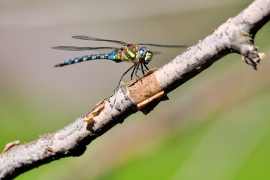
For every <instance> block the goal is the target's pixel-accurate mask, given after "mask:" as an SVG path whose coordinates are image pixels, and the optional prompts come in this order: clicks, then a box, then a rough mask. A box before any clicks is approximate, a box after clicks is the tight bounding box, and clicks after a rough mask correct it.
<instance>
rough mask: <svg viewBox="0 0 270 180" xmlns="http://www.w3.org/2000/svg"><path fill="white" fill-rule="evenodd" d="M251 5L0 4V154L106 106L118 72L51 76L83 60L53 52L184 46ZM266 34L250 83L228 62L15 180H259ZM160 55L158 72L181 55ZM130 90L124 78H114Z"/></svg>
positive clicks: (267, 143)
mask: <svg viewBox="0 0 270 180" xmlns="http://www.w3.org/2000/svg"><path fill="white" fill-rule="evenodd" d="M251 2H252V1H251V0H249V1H248V0H242V1H233V0H228V1H213V0H206V1H203V2H202V1H199V0H189V1H184V0H178V1H176V0H167V1H166V2H165V1H154V0H152V1H143V0H137V1H120V0H116V1H105V0H102V1H90V0H89V1H86V0H78V1H63V0H54V1H49V0H48V1H30V0H21V1H15V0H6V1H5V0H0V45H1V46H0V63H1V64H0V121H1V124H0V136H1V138H0V148H1V149H4V147H5V144H6V143H8V142H12V141H15V140H20V141H21V143H25V142H30V141H33V140H35V139H37V138H38V137H39V135H43V134H46V133H52V132H55V131H57V130H58V129H61V128H63V127H64V126H66V125H67V124H69V123H71V122H72V121H74V120H75V119H76V118H77V117H80V116H82V115H83V114H85V113H87V112H89V111H90V110H91V109H92V108H93V106H94V105H95V104H96V103H97V102H99V101H100V100H102V99H103V98H106V97H108V96H110V95H111V94H112V93H113V90H114V88H115V86H116V85H117V83H118V80H119V78H120V76H121V75H122V73H123V72H124V71H125V70H126V69H127V68H128V67H129V66H130V64H128V63H119V64H116V63H113V62H109V61H105V60H104V61H101V60H100V61H92V62H87V63H80V64H77V65H72V66H67V67H64V68H54V67H53V66H54V65H55V64H57V63H59V62H60V61H62V60H65V59H67V58H71V57H74V56H77V55H84V54H88V53H89V52H67V51H57V50H53V49H51V48H50V47H52V46H57V45H74V46H103V45H104V46H107V45H113V44H107V43H104V42H103V43H98V42H89V41H80V40H75V39H72V38H71V36H72V35H89V36H94V37H100V38H108V39H117V40H122V41H126V42H150V43H159V44H185V45H194V44H196V43H197V41H198V40H200V39H203V38H204V37H205V36H207V35H209V34H211V29H213V28H217V27H218V26H219V25H221V24H222V23H223V22H225V21H226V20H227V19H228V18H230V17H234V16H235V15H237V14H238V13H240V12H241V11H242V10H243V9H244V8H246V7H247V6H248V5H249V4H250V3H251ZM269 33H270V24H269V23H268V24H267V25H266V26H264V27H263V28H262V29H261V30H260V31H259V32H258V34H257V36H256V39H255V43H256V45H257V46H258V47H259V50H260V52H265V53H266V55H268V56H267V57H266V58H265V59H264V60H262V62H261V65H259V66H258V71H254V70H253V69H252V67H251V66H248V65H246V64H245V63H244V62H243V61H242V60H241V56H239V55H236V54H232V55H228V56H226V57H225V58H222V59H221V60H220V61H218V62H217V63H215V64H214V65H213V66H211V67H210V68H209V69H207V70H206V71H204V72H203V73H201V74H200V75H198V76H197V77H195V78H193V79H192V80H190V81H188V82H187V83H185V84H184V85H183V86H181V87H179V88H178V89H176V90H175V91H173V92H172V93H170V94H169V95H168V96H169V98H170V100H169V101H166V102H162V103H161V104H160V105H159V106H158V107H157V108H156V109H155V110H154V111H152V112H151V113H150V114H148V115H147V116H145V115H143V114H142V113H140V112H139V113H136V114H135V115H133V116H131V117H129V118H128V119H126V120H125V122H124V123H123V124H121V125H117V126H115V127H114V128H113V129H111V130H110V131H109V132H107V133H105V134H104V135H103V136H102V137H99V138H98V139H96V140H95V141H93V142H92V143H91V144H90V145H89V146H88V148H87V151H86V152H85V154H84V155H82V156H81V157H77V158H73V157H70V158H65V159H61V160H59V161H54V162H52V163H49V164H47V165H43V166H41V167H38V168H37V169H34V170H31V171H29V172H26V173H24V174H22V175H20V176H19V177H18V178H17V179H19V180H23V179H38V180H42V179H58V180H59V179H90V180H107V179H115V180H116V179H117V180H122V179H123V180H126V179H129V180H130V179H157V180H159V179H160V180H163V179H166V180H167V179H171V180H178V179H185V180H186V179H188V180H193V179H200V180H202V179H206V180H216V179H219V180H227V179H237V180H238V179H245V180H246V179H252V180H253V179H269V178H270V171H269V168H270V155H269V152H270V111H269V109H270V108H269V106H270V94H269V91H270V80H269V76H268V75H269V72H270V67H269V66H270V62H269V54H270V42H269V40H270V36H269ZM151 49H152V50H154V51H162V54H160V55H157V56H155V57H154V59H153V60H152V62H151V63H150V64H149V68H154V67H161V66H162V65H163V64H165V63H168V62H169V61H170V60H172V59H173V58H174V57H175V56H176V55H177V54H179V53H181V51H182V50H183V49H165V48H164V49H161V48H151ZM125 79H129V75H127V76H126V77H125Z"/></svg>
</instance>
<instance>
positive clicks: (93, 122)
mask: <svg viewBox="0 0 270 180" xmlns="http://www.w3.org/2000/svg"><path fill="white" fill-rule="evenodd" d="M269 19H270V0H256V1H254V2H253V3H252V4H251V5H250V6H249V7H247V8H246V9H245V10H244V11H242V12H241V13H240V14H238V15H237V16H236V17H234V18H230V19H228V20H227V22H225V23H224V24H222V25H221V26H220V27H218V29H215V30H214V31H213V33H212V34H211V35H209V36H207V37H206V38H205V39H204V40H202V41H200V42H199V43H198V44H196V45H194V46H192V47H190V48H188V49H187V50H186V51H185V52H183V53H182V54H180V55H178V56H177V57H176V58H175V59H174V60H172V61H171V62H169V63H168V64H166V65H164V66H163V67H161V68H159V69H154V70H150V72H148V73H147V74H146V75H145V76H144V77H143V78H142V80H140V81H137V82H135V83H133V84H131V85H122V86H120V88H118V89H117V91H116V92H115V94H114V95H113V96H111V97H109V98H108V99H105V100H102V101H101V102H99V103H98V104H97V105H96V106H95V108H94V110H92V111H91V112H90V113H88V114H86V115H85V116H83V117H80V118H78V119H77V120H75V121H74V122H73V123H71V124H69V125H68V126H66V127H64V128H63V129H60V130H59V131H57V132H55V133H52V134H47V135H44V136H43V137H40V138H39V139H37V140H36V141H33V142H30V143H26V144H23V145H20V144H19V142H13V143H11V144H8V145H7V147H6V149H5V150H4V151H3V153H2V154H0V179H11V178H14V177H16V176H18V175H20V174H22V173H23V172H25V171H28V170H30V169H33V168H35V167H38V166H40V165H43V164H46V163H49V162H52V161H54V160H57V159H60V158H63V157H68V156H80V155H82V154H83V153H84V151H85V150H86V146H87V145H88V144H89V143H91V141H93V140H94V139H96V138H97V137H99V136H100V135H102V134H103V133H105V132H107V131H108V130H109V129H110V128H112V127H113V126H115V125H116V124H118V123H122V122H123V121H124V119H125V118H127V117H128V116H130V115H131V114H133V113H135V112H137V111H138V110H141V111H142V112H143V113H145V114H147V113H149V112H150V111H151V110H152V109H154V107H155V106H156V105H157V104H158V103H159V102H160V101H163V100H167V99H168V97H167V95H166V94H168V93H169V92H170V91H172V90H174V89H175V88H177V87H179V86H180V85H182V84H183V83H185V82H186V81H188V80H189V79H191V78H193V77H195V76H196V75H198V74H199V73H200V72H202V71H203V70H205V69H207V68H208V67H210V66H211V65H212V64H213V63H214V62H216V61H217V60H219V59H220V58H222V57H223V56H226V55H228V54H230V53H238V54H241V55H242V58H243V60H244V61H245V62H246V63H247V64H249V65H251V66H252V67H253V68H254V69H257V66H258V64H259V62H260V60H261V59H262V58H263V57H264V54H263V53H262V54H259V53H258V52H257V48H256V47H255V46H254V37H255V35H256V33H257V31H258V30H259V29H260V28H261V27H262V26H263V25H264V24H265V23H267V22H268V21H269Z"/></svg>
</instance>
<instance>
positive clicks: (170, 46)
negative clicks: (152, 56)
mask: <svg viewBox="0 0 270 180" xmlns="http://www.w3.org/2000/svg"><path fill="white" fill-rule="evenodd" d="M137 44H138V45H143V46H155V47H168V48H185V47H188V46H186V45H162V44H152V43H137Z"/></svg>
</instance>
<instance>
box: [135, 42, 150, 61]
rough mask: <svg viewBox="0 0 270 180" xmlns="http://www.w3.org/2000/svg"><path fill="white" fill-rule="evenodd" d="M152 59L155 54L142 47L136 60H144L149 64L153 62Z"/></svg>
mask: <svg viewBox="0 0 270 180" xmlns="http://www.w3.org/2000/svg"><path fill="white" fill-rule="evenodd" d="M152 57H153V53H152V52H151V51H150V49H148V48H147V47H145V46H141V47H140V48H139V50H138V53H137V55H136V58H137V59H140V60H142V61H143V63H145V64H148V63H149V62H150V61H151V60H152Z"/></svg>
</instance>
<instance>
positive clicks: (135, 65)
mask: <svg viewBox="0 0 270 180" xmlns="http://www.w3.org/2000/svg"><path fill="white" fill-rule="evenodd" d="M136 67H137V64H134V68H133V70H132V72H131V80H132V77H133V74H134V71H135V69H136Z"/></svg>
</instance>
